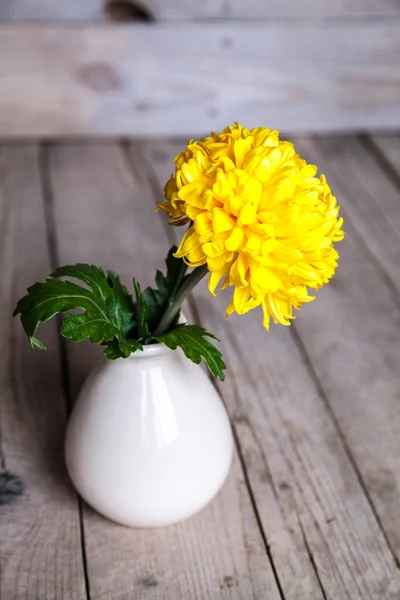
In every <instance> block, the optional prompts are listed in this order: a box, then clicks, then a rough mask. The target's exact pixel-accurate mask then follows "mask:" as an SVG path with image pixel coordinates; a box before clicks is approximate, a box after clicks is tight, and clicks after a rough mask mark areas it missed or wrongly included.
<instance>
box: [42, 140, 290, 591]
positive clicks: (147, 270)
mask: <svg viewBox="0 0 400 600" xmlns="http://www.w3.org/2000/svg"><path fill="white" fill-rule="evenodd" d="M126 161H127V158H126V156H125V154H124V153H123V152H122V151H121V149H120V148H118V146H117V145H115V144H111V145H106V144H103V145H95V146H91V145H86V146H85V145H72V146H57V147H53V148H51V150H50V169H51V182H52V188H53V196H54V207H55V221H56V239H57V245H58V251H59V260H60V261H61V262H62V263H65V262H75V261H78V260H79V261H89V262H94V263H97V264H101V265H103V266H104V267H108V268H113V269H114V270H116V271H117V272H119V273H120V274H121V275H122V278H123V280H124V281H125V282H126V283H127V285H129V282H130V280H131V278H132V276H133V275H135V276H137V277H138V279H139V280H140V282H141V283H142V284H143V285H146V284H147V283H150V281H151V280H152V278H153V277H154V274H155V270H156V268H159V267H162V265H163V260H164V256H165V254H166V252H167V250H168V247H169V243H168V242H167V241H166V236H165V233H164V231H163V228H162V225H161V222H160V217H159V216H158V215H156V214H154V203H153V201H152V199H151V198H150V195H151V193H150V190H149V186H148V184H147V182H146V181H145V180H143V179H142V178H141V174H140V173H139V172H137V171H135V170H132V169H131V168H130V166H129V164H128V163H127V162H126ZM97 355H98V354H97V353H95V352H93V348H92V347H90V346H83V345H82V346H80V345H74V344H71V345H69V346H68V357H69V366H70V369H69V374H70V378H71V380H72V383H73V386H72V387H73V390H74V394H75V393H76V389H77V387H78V384H80V382H81V380H82V378H83V377H84V376H86V375H87V373H88V369H89V367H90V366H91V364H92V363H93V361H94V360H95V357H97ZM84 525H85V543H86V555H87V565H88V573H89V581H90V590H91V598H92V600H96V599H100V598H101V599H110V600H111V598H112V599H113V600H122V599H124V600H128V599H129V600H130V599H131V598H146V599H147V598H157V599H165V600H170V599H171V598H174V599H179V598H185V599H192V598H193V599H196V600H198V599H204V600H206V599H209V598H219V597H224V598H232V599H233V598H234V599H237V600H241V599H243V598H256V599H260V600H261V599H264V598H266V597H268V598H271V599H273V600H275V599H276V600H277V599H278V598H279V593H278V590H277V586H276V584H275V580H274V577H273V573H272V569H271V565H270V562H269V559H268V556H267V554H266V551H265V547H264V545H263V541H262V538H261V536H260V533H259V530H258V527H257V524H256V520H255V517H254V514H253V509H252V506H251V503H250V499H249V495H248V490H247V487H246V484H245V482H244V479H243V473H242V471H241V468H240V466H239V463H238V460H237V457H236V458H235V463H234V466H233V470H232V473H231V476H230V478H229V480H228V482H227V484H226V485H225V487H224V489H223V491H222V493H221V494H220V495H219V496H218V497H217V498H216V499H215V501H214V502H213V503H212V504H211V505H210V506H209V507H208V508H206V509H205V510H204V511H203V512H202V513H201V514H199V515H198V516H196V517H194V518H193V519H190V520H188V521H186V522H184V523H182V524H180V525H178V526H175V527H172V528H168V529H159V530H148V531H145V530H131V529H128V528H123V527H120V526H117V525H115V524H113V523H111V522H109V521H107V520H106V519H104V518H102V517H100V516H99V515H97V514H95V513H94V512H93V511H92V510H90V509H89V508H86V509H85V511H84Z"/></svg>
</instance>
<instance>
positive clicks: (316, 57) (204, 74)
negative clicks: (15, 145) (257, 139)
mask: <svg viewBox="0 0 400 600" xmlns="http://www.w3.org/2000/svg"><path fill="white" fill-rule="evenodd" d="M399 55H400V22H399V21H397V20H396V19H388V20H384V19H383V20H382V19H378V20H352V21H351V22H349V23H344V24H343V23H341V22H340V23H337V22H336V21H335V22H332V23H330V24H329V25H326V24H321V23H309V22H305V23H286V24H285V23H281V24H279V25H277V24H276V23H259V22H250V23H240V24H238V23H234V22H221V23H207V24H204V23H203V24H184V25H182V24H179V25H178V24H175V25H174V24H164V25H162V24H154V25H132V26H128V27H120V26H112V25H110V26H102V27H98V26H97V27H94V26H84V27H73V26H68V27H60V26H54V25H51V26H44V25H40V26H39V25H38V26H29V25H24V26H18V27H16V26H11V25H10V26H4V25H3V26H1V27H0V135H3V136H11V137H14V136H16V137H18V136H19V137H21V136H60V135H75V136H76V135H79V136H82V135H89V134H90V135H97V134H99V135H119V134H120V135H123V136H126V135H132V136H136V137H142V136H160V135H173V136H178V135H184V136H190V135H197V134H204V133H206V132H208V131H209V130H210V129H215V130H217V129H220V128H222V127H224V126H226V125H227V124H228V123H229V122H234V121H237V120H239V121H243V123H244V124H246V125H247V126H249V127H253V126H259V125H261V124H264V125H266V126H271V127H277V128H279V129H285V130H291V131H306V130H310V131H315V130H326V131H328V130H332V129H334V130H337V129H345V130H357V129H360V128H366V127H368V128H369V129H374V128H388V127H394V126H397V125H398V124H399V122H400V100H399V94H398V90H399V89H400V61H399V60H398V57H399Z"/></svg>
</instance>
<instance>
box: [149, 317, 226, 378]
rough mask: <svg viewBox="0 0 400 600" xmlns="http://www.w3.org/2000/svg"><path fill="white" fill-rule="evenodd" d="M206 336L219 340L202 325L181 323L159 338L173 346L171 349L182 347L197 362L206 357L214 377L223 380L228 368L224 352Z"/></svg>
mask: <svg viewBox="0 0 400 600" xmlns="http://www.w3.org/2000/svg"><path fill="white" fill-rule="evenodd" d="M206 338H212V339H214V340H217V338H216V337H215V336H214V335H212V334H211V333H208V332H207V331H206V330H205V329H203V328H202V327H198V326H197V325H180V326H179V327H176V329H173V330H171V331H168V332H167V333H163V334H162V335H160V336H159V337H158V338H157V340H158V341H159V342H162V343H163V344H165V345H166V346H168V348H171V350H176V348H178V346H179V347H180V348H182V350H183V352H184V354H185V356H186V357H187V358H189V359H190V360H192V361H193V362H194V363H196V364H199V363H200V362H201V360H202V359H204V361H205V362H206V364H207V366H208V368H209V369H210V371H211V373H212V374H213V375H214V377H218V379H221V380H222V381H223V380H224V379H225V375H224V370H225V369H226V365H225V363H224V361H223V358H222V354H221V352H220V351H219V350H218V348H216V347H215V346H214V345H213V344H211V342H209V341H208V340H207V339H206ZM217 341H218V340H217Z"/></svg>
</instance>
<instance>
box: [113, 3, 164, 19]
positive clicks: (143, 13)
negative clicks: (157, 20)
mask: <svg viewBox="0 0 400 600" xmlns="http://www.w3.org/2000/svg"><path fill="white" fill-rule="evenodd" d="M104 10H105V12H106V14H107V16H108V18H109V19H110V20H111V21H118V22H121V21H122V22H123V21H154V17H153V15H152V14H151V13H150V11H149V10H148V8H147V7H145V6H143V5H142V4H138V3H137V2H128V1H124V0H114V1H110V2H106V5H105V7H104Z"/></svg>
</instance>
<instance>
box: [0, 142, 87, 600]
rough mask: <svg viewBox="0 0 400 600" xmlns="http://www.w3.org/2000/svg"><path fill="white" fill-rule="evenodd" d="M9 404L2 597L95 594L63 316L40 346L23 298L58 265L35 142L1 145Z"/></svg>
mask: <svg viewBox="0 0 400 600" xmlns="http://www.w3.org/2000/svg"><path fill="white" fill-rule="evenodd" d="M0 231H1V235H0V245H1V249H0V264H1V266H0V272H1V285H0V313H1V319H0V347H1V351H0V352H1V357H2V359H1V361H0V399H1V403H0V412H1V429H2V431H1V434H2V451H3V453H4V458H5V466H6V467H7V469H9V470H10V471H11V472H13V473H14V474H17V475H20V476H21V477H23V478H24V480H25V482H26V484H27V489H26V492H25V494H24V495H23V496H22V497H21V498H20V500H19V501H18V502H16V503H15V504H13V505H10V506H3V507H0V517H1V542H0V555H1V563H2V564H1V583H0V597H1V598H2V600H3V599H4V600H28V599H29V600H38V599H39V598H40V600H42V599H43V600H54V599H55V598H57V599H58V598H60V600H61V599H62V600H82V599H83V598H86V593H85V584H84V574H83V563H82V553H81V542H80V528H79V514H78V507H77V503H76V496H75V494H74V492H73V489H72V486H71V485H70V483H69V482H68V480H67V476H66V473H65V468H64V464H63V458H62V438H63V434H64V426H65V397H64V392H63V387H62V382H61V381H62V378H61V373H60V355H59V352H58V345H57V337H56V336H57V334H56V328H55V325H54V324H53V325H51V326H50V327H47V329H46V335H45V336H44V337H45V339H46V341H47V342H48V343H49V345H50V346H51V347H52V350H51V353H50V352H48V353H45V352H42V353H41V352H39V351H36V352H34V351H33V350H32V349H31V348H30V346H29V342H28V340H27V338H26V336H25V333H24V332H23V329H22V326H21V324H20V322H19V319H18V321H17V320H12V317H11V315H12V311H13V310H14V307H15V303H16V301H17V300H18V298H19V297H20V296H22V295H23V294H24V293H25V291H26V288H27V287H28V285H31V284H32V283H34V282H35V281H36V280H41V279H43V278H44V277H45V276H46V275H48V273H49V270H50V264H49V254H48V248H47V239H46V224H45V217H44V211H43V199H42V190H41V186H40V179H39V170H38V151H37V147H36V146H34V145H29V146H22V147H7V146H2V147H1V148H0Z"/></svg>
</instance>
